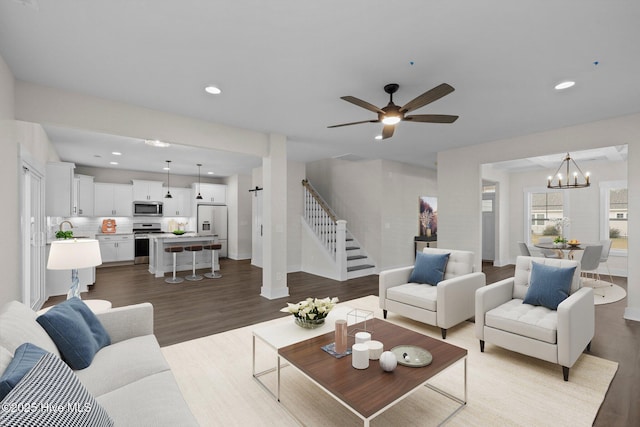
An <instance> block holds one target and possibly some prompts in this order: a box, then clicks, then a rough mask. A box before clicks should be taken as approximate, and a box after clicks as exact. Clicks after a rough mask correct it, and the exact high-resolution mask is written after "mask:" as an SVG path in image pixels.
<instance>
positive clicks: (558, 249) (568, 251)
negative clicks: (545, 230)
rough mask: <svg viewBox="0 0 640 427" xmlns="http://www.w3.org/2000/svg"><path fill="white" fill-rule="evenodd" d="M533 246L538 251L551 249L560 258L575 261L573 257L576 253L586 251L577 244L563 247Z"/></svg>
mask: <svg viewBox="0 0 640 427" xmlns="http://www.w3.org/2000/svg"><path fill="white" fill-rule="evenodd" d="M533 246H534V247H536V248H538V249H551V250H553V251H555V252H556V254H558V258H567V259H573V255H574V252H575V251H583V250H584V247H583V246H581V244H580V243H576V244H568V243H565V244H562V245H558V244H557V243H536V244H534V245H533ZM565 251H566V257H565Z"/></svg>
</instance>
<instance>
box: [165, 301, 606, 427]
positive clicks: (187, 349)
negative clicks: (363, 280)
mask: <svg viewBox="0 0 640 427" xmlns="http://www.w3.org/2000/svg"><path fill="white" fill-rule="evenodd" d="M342 304H345V305H348V306H350V307H353V308H361V309H365V310H372V311H374V312H375V315H376V317H382V312H381V310H380V309H379V308H378V299H377V297H375V296H369V297H365V298H359V299H356V300H352V301H348V302H345V303H342ZM387 320H389V321H391V322H393V323H396V324H398V325H401V326H404V327H407V328H409V329H412V330H416V331H418V332H421V333H424V334H425V335H429V336H432V337H434V338H438V339H440V330H439V329H438V328H434V327H431V326H428V325H424V324H421V323H418V322H413V321H410V320H408V319H405V318H403V317H401V316H397V315H394V314H391V313H390V314H389V316H388V319H387ZM276 322H293V320H292V318H290V317H287V318H280V319H275V320H271V321H269V322H264V323H260V324H258V325H253V326H248V327H244V328H240V329H235V330H232V331H228V332H224V333H220V334H216V335H212V336H208V337H204V338H200V339H196V340H192V341H187V342H184V343H180V344H175V345H172V346H169V347H164V348H163V349H162V351H163V353H164V355H165V357H166V359H167V361H168V362H169V364H170V365H171V369H172V370H173V373H174V375H175V377H176V379H177V381H178V384H179V385H180V388H181V390H182V392H183V394H184V397H185V399H186V401H187V402H188V404H189V407H190V408H191V410H192V412H193V414H194V415H195V417H196V418H197V420H198V421H199V423H200V424H201V425H202V426H236V425H237V426H246V425H254V426H295V425H300V424H302V425H307V426H354V427H355V426H361V425H362V421H361V420H360V419H359V418H358V417H356V416H355V415H354V414H353V413H351V412H350V411H349V410H348V409H346V408H345V407H344V406H343V405H342V404H340V403H339V402H337V401H336V400H334V399H333V398H331V397H329V396H328V395H326V393H325V392H324V391H322V390H321V389H320V388H318V387H316V386H315V385H313V384H312V383H311V382H310V381H309V380H308V379H307V378H306V377H304V376H303V375H302V374H300V373H299V372H298V371H297V370H295V369H294V368H292V367H286V368H283V369H282V376H281V384H282V386H281V387H282V388H281V390H282V391H281V393H282V395H281V400H282V404H279V403H278V402H276V400H275V399H274V398H273V397H272V396H271V395H270V394H268V393H267V391H266V390H265V389H264V388H262V386H261V385H260V384H258V382H257V381H256V380H255V379H254V378H253V377H252V334H251V331H252V330H253V329H255V328H257V327H262V326H265V325H268V324H273V323H276ZM373 336H374V338H375V330H374V331H373ZM446 341H447V342H448V343H450V344H453V345H457V346H460V347H463V348H466V349H467V350H468V352H469V353H468V379H467V384H468V403H467V406H466V407H465V408H464V409H462V410H461V411H460V412H458V414H457V415H455V417H453V418H452V419H451V420H450V421H449V422H448V423H447V425H451V426H590V425H592V423H593V420H594V419H595V416H596V414H597V412H598V409H599V407H600V405H601V404H602V401H603V400H604V396H605V394H606V392H607V389H608V388H609V385H610V383H611V380H612V379H613V377H614V375H615V373H616V370H617V369H618V364H617V363H615V362H611V361H608V360H605V359H601V358H598V357H594V356H591V355H588V354H583V355H582V356H581V357H580V358H579V359H578V361H577V362H576V364H575V365H574V366H573V368H571V372H570V378H569V382H564V381H563V380H562V370H561V368H560V366H558V365H555V364H552V363H548V362H544V361H541V360H538V359H534V358H531V357H528V356H523V355H519V354H517V353H514V352H510V351H507V350H504V349H502V348H499V347H497V346H494V345H491V344H487V345H486V348H485V352H484V353H480V350H479V345H478V340H477V339H476V338H475V334H474V325H473V324H472V323H469V322H465V323H463V324H461V325H459V326H456V327H454V328H451V329H449V330H448V333H447V340H446ZM318 351H321V350H320V349H319V350H318ZM327 357H330V356H327ZM275 363H276V356H275V352H274V350H272V349H270V348H268V347H267V346H266V345H264V344H262V345H260V344H259V345H257V364H258V370H261V369H266V368H268V367H272V366H275ZM369 369H379V367H378V366H376V365H375V364H373V363H372V364H371V366H370V367H369ZM262 378H263V379H264V381H265V382H266V383H267V385H268V386H269V387H270V388H271V389H272V390H275V386H276V375H275V374H268V375H265V376H264V377H262ZM462 378H463V370H462V364H461V363H458V364H457V365H454V366H452V367H451V368H450V369H449V370H447V371H444V372H443V373H441V374H440V375H439V376H437V377H435V378H434V382H435V383H436V385H437V386H438V387H441V388H446V389H447V391H449V392H451V393H453V394H456V395H460V394H461V393H462V390H463V389H462V385H463V382H462ZM370 393H384V390H370ZM454 407H455V404H453V403H452V402H450V401H448V400H447V399H445V398H444V397H442V396H441V395H439V394H437V393H435V392H434V391H432V390H430V389H428V388H426V387H423V388H421V389H419V390H418V391H416V392H415V393H413V394H411V395H410V396H409V397H407V398H406V399H405V400H403V401H402V402H400V403H398V404H397V405H395V406H393V407H392V408H390V409H389V410H387V411H386V412H384V413H382V414H381V415H379V416H378V417H376V418H374V419H373V420H372V421H371V426H390V425H402V426H431V425H438V424H439V423H440V422H441V421H442V420H443V419H444V418H445V417H446V416H447V415H448V413H450V412H451V411H453V409H454Z"/></svg>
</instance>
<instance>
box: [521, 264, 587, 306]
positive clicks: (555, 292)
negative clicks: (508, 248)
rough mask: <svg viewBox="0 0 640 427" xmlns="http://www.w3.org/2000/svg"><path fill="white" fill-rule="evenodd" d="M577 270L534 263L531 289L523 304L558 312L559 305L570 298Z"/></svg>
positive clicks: (532, 265) (528, 290)
mask: <svg viewBox="0 0 640 427" xmlns="http://www.w3.org/2000/svg"><path fill="white" fill-rule="evenodd" d="M575 270H576V267H575V266H574V267H567V268H562V267H552V266H550V265H544V264H540V263H537V262H532V263H531V278H530V279H529V281H530V283H529V289H527V294H526V295H525V297H524V300H523V301H522V303H523V304H531V305H541V306H543V307H547V308H548V309H550V310H557V309H558V305H559V304H560V303H561V302H562V301H564V300H565V299H567V298H568V297H569V292H570V290H571V282H572V280H573V273H574V272H575Z"/></svg>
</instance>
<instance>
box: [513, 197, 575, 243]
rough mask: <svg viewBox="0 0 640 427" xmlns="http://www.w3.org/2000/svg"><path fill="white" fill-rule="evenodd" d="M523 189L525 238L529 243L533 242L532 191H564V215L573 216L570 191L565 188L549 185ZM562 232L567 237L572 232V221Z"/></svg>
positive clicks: (524, 240)
mask: <svg viewBox="0 0 640 427" xmlns="http://www.w3.org/2000/svg"><path fill="white" fill-rule="evenodd" d="M522 191H523V193H524V197H523V200H524V209H523V211H524V227H523V230H522V231H523V233H524V239H523V242H525V243H526V244H527V245H530V244H531V193H560V192H561V193H562V194H563V197H562V216H563V217H567V218H571V212H570V209H569V206H570V204H569V193H568V192H566V191H565V190H559V189H556V188H547V187H523V188H522ZM562 234H563V235H564V237H565V238H566V237H567V236H569V235H570V234H571V223H569V224H568V225H567V229H566V230H562Z"/></svg>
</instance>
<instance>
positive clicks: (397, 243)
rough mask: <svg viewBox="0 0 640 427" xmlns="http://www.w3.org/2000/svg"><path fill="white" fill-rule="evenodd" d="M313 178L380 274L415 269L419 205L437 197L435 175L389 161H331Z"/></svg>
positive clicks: (310, 168)
mask: <svg viewBox="0 0 640 427" xmlns="http://www.w3.org/2000/svg"><path fill="white" fill-rule="evenodd" d="M307 178H308V179H309V182H310V183H311V185H313V187H314V188H315V189H316V190H317V191H318V193H320V195H321V196H322V197H323V198H324V199H325V201H326V202H327V203H328V204H329V206H331V208H332V209H333V210H334V211H335V212H336V214H337V215H338V217H339V218H340V219H344V220H346V221H347V229H348V230H349V232H351V233H352V234H353V235H354V237H355V238H356V239H357V240H358V241H359V242H360V244H361V246H362V248H364V250H365V251H366V252H367V253H368V255H369V256H370V257H371V259H372V260H373V262H374V263H375V265H376V268H377V270H378V271H380V270H384V269H388V268H392V267H397V266H403V265H410V264H412V263H413V260H414V254H413V247H414V246H413V238H414V237H415V236H416V235H418V233H419V229H418V214H419V210H418V206H419V205H418V200H419V197H420V196H437V185H436V179H435V178H436V173H435V171H433V170H430V169H426V168H420V167H417V166H412V165H407V164H405V163H398V162H392V161H386V160H385V161H383V160H369V161H359V162H351V161H348V160H341V159H325V160H319V161H316V162H312V163H309V164H307Z"/></svg>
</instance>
